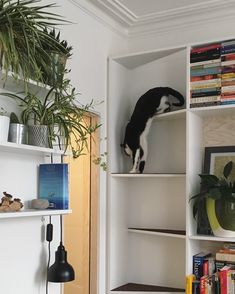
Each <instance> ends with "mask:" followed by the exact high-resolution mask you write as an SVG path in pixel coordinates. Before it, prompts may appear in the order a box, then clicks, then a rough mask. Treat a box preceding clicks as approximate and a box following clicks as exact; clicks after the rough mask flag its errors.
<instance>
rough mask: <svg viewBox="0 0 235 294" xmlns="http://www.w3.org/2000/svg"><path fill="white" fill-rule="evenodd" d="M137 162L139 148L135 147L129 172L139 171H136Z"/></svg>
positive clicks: (138, 159) (138, 160)
mask: <svg viewBox="0 0 235 294" xmlns="http://www.w3.org/2000/svg"><path fill="white" fill-rule="evenodd" d="M139 162H140V148H138V149H136V150H135V151H134V152H133V167H132V169H131V170H130V173H131V174H136V173H139V171H138V166H139Z"/></svg>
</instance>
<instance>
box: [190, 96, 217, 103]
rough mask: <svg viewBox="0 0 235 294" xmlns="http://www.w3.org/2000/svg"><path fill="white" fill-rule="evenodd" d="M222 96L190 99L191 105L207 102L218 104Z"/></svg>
mask: <svg viewBox="0 0 235 294" xmlns="http://www.w3.org/2000/svg"><path fill="white" fill-rule="evenodd" d="M220 98H221V96H220V95H219V96H205V97H195V98H191V99H190V103H191V104H195V103H206V102H216V101H220Z"/></svg>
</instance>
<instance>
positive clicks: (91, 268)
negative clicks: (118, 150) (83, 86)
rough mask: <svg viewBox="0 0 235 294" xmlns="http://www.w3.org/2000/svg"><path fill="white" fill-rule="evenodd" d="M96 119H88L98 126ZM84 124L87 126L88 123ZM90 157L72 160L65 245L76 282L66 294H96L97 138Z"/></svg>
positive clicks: (65, 289) (92, 144)
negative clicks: (69, 212) (94, 161)
mask: <svg viewBox="0 0 235 294" xmlns="http://www.w3.org/2000/svg"><path fill="white" fill-rule="evenodd" d="M96 120H97V118H96V117H94V116H91V117H86V122H88V123H90V122H91V121H92V123H95V122H96ZM86 122H85V123H86ZM89 145H90V146H89V150H90V153H88V154H86V155H83V156H80V157H79V158H77V159H72V158H70V159H69V166H70V167H69V173H70V175H69V181H70V208H71V209H72V214H71V215H68V216H66V217H65V220H64V242H65V248H66V250H67V251H68V261H69V263H70V264H71V265H72V266H73V268H74V270H75V280H74V281H72V282H69V283H65V284H64V294H96V293H97V287H96V285H97V222H98V214H97V212H98V181H99V179H98V167H97V166H96V165H94V164H93V163H92V155H93V154H98V145H99V141H98V134H95V135H92V138H90V140H89Z"/></svg>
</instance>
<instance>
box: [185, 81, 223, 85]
mask: <svg viewBox="0 0 235 294" xmlns="http://www.w3.org/2000/svg"><path fill="white" fill-rule="evenodd" d="M213 83H219V84H220V83H221V79H210V80H200V81H193V82H191V83H190V85H191V86H195V85H205V84H208V85H209V84H213Z"/></svg>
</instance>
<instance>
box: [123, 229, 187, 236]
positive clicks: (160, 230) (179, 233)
mask: <svg viewBox="0 0 235 294" xmlns="http://www.w3.org/2000/svg"><path fill="white" fill-rule="evenodd" d="M128 229H130V230H138V231H146V232H156V233H165V234H175V235H183V236H185V235H186V231H183V230H168V229H148V228H128Z"/></svg>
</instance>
